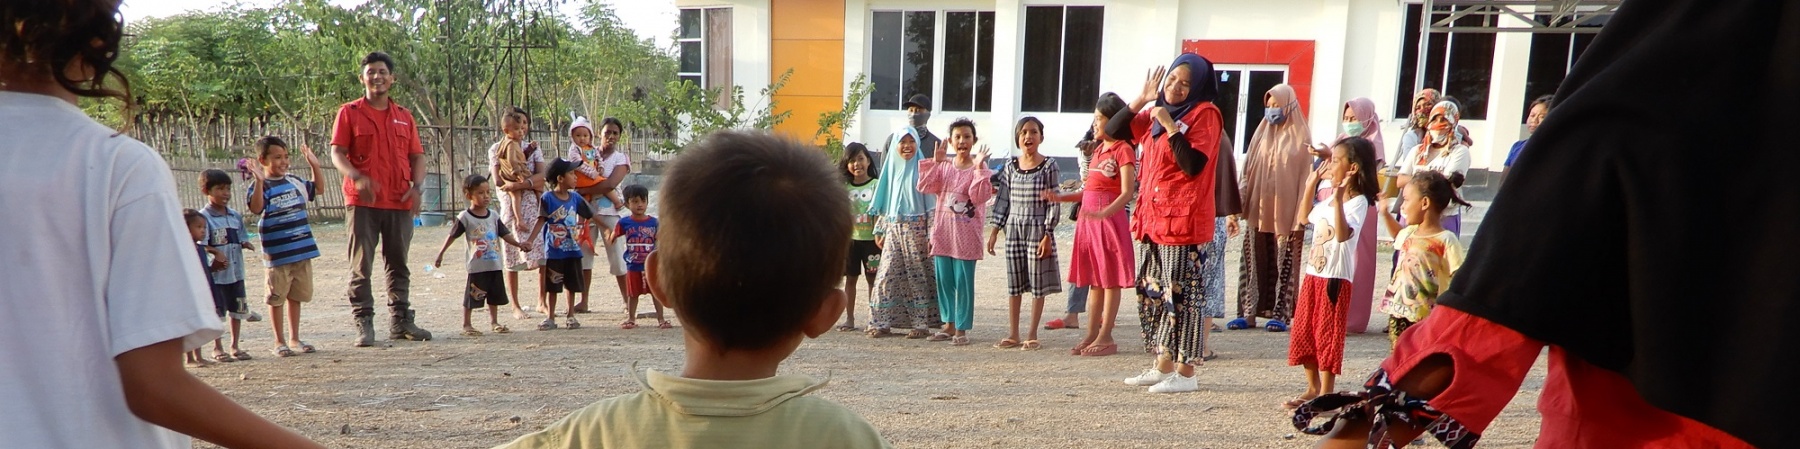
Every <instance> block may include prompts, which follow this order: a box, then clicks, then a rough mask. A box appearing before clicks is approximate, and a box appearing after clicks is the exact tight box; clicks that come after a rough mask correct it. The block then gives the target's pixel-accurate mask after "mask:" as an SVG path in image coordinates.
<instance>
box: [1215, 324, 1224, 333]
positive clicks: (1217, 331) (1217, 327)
mask: <svg viewBox="0 0 1800 449" xmlns="http://www.w3.org/2000/svg"><path fill="white" fill-rule="evenodd" d="M1212 332H1213V333H1215V334H1216V333H1220V332H1225V330H1224V329H1220V328H1219V325H1218V323H1213V325H1212Z"/></svg>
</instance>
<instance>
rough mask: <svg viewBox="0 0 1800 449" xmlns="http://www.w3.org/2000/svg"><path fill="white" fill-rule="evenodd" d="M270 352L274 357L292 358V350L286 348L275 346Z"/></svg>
mask: <svg viewBox="0 0 1800 449" xmlns="http://www.w3.org/2000/svg"><path fill="white" fill-rule="evenodd" d="M271 352H274V353H275V356H276V357H293V356H294V350H293V349H288V347H287V346H276V347H275V350H274V351H271Z"/></svg>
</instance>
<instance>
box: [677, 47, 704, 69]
mask: <svg viewBox="0 0 1800 449" xmlns="http://www.w3.org/2000/svg"><path fill="white" fill-rule="evenodd" d="M703 56H705V55H704V54H702V52H701V47H700V41H698V40H696V41H692V42H682V43H681V72H682V73H700V60H701V58H702V57H703Z"/></svg>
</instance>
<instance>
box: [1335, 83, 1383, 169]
mask: <svg viewBox="0 0 1800 449" xmlns="http://www.w3.org/2000/svg"><path fill="white" fill-rule="evenodd" d="M1344 107H1345V108H1348V109H1350V113H1351V114H1354V115H1356V121H1358V122H1362V125H1363V132H1362V134H1359V135H1357V137H1361V138H1364V139H1369V141H1370V142H1373V143H1375V148H1381V149H1386V148H1387V145H1386V144H1385V143H1383V142H1382V141H1381V115H1380V114H1379V113H1376V112H1375V101H1373V100H1370V99H1368V98H1366V97H1356V98H1353V99H1351V100H1350V101H1349V102H1347V103H1344ZM1340 131H1342V130H1340ZM1345 137H1350V135H1348V134H1343V133H1341V132H1340V133H1338V137H1337V138H1338V139H1339V140H1342V139H1343V138H1345ZM1375 153H1376V154H1375V159H1376V162H1381V159H1382V157H1381V154H1380V153H1381V151H1376V152H1375Z"/></svg>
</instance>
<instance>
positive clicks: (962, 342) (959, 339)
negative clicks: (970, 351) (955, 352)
mask: <svg viewBox="0 0 1800 449" xmlns="http://www.w3.org/2000/svg"><path fill="white" fill-rule="evenodd" d="M968 345H969V336H967V335H958V336H955V337H950V346H968Z"/></svg>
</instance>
